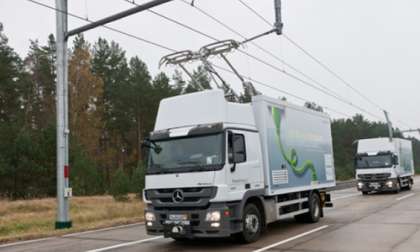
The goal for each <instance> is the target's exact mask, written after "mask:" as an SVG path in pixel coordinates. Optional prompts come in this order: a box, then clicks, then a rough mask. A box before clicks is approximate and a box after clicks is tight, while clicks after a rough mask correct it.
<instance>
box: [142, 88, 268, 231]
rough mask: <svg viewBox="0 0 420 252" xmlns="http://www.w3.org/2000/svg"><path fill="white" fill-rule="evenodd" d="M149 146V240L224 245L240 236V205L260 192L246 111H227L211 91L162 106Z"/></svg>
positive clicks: (256, 144) (254, 136)
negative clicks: (208, 240)
mask: <svg viewBox="0 0 420 252" xmlns="http://www.w3.org/2000/svg"><path fill="white" fill-rule="evenodd" d="M191 104H194V106H191ZM180 111H182V112H180ZM148 141H149V145H150V147H151V148H150V155H149V161H148V167H147V174H146V190H145V192H144V199H145V200H146V203H147V209H146V220H149V221H147V223H146V225H147V231H148V233H149V234H162V233H163V234H164V235H166V236H171V237H174V238H176V234H177V233H179V235H180V236H181V235H182V236H183V237H185V236H187V237H188V236H191V237H192V236H194V237H200V236H203V237H211V236H217V237H221V236H222V237H223V236H229V235H230V234H232V233H236V232H239V231H240V230H241V225H240V221H239V220H240V219H241V216H240V214H241V211H240V207H241V204H243V200H246V198H247V197H250V196H252V195H253V194H258V193H261V190H264V181H263V170H262V169H261V166H262V164H261V162H262V160H261V149H260V140H259V135H258V131H257V129H256V127H255V123H254V116H253V113H252V109H251V107H250V106H249V105H244V104H234V103H227V102H226V101H225V100H224V96H223V95H221V94H220V92H214V91H207V92H204V94H203V92H200V93H195V94H189V95H183V96H182V97H174V98H169V99H165V100H163V101H162V102H161V104H160V107H159V114H158V117H157V121H156V126H155V130H154V131H153V132H152V133H151V134H150V138H149V140H148ZM152 213H153V214H152ZM186 213H188V217H187V216H186V215H187V214H186ZM152 215H153V216H152ZM222 217H223V218H222ZM235 219H236V220H238V221H237V222H235V221H232V220H235ZM150 220H153V221H150ZM180 221H185V222H188V223H185V224H189V225H176V224H177V223H179V222H180ZM165 224H166V225H165ZM187 226H188V228H186V227H187ZM178 229H179V230H178Z"/></svg>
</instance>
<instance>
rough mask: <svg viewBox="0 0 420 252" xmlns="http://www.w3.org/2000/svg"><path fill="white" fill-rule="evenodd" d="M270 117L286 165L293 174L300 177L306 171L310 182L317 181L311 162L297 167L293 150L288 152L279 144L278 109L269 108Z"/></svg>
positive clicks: (279, 121)
mask: <svg viewBox="0 0 420 252" xmlns="http://www.w3.org/2000/svg"><path fill="white" fill-rule="evenodd" d="M271 115H272V118H273V120H274V124H275V126H276V140H277V144H278V146H279V148H280V151H281V154H282V156H283V158H284V159H285V160H286V161H287V163H288V164H289V165H290V167H291V168H292V170H293V172H294V173H295V174H296V175H298V176H302V175H303V174H305V172H306V171H307V170H310V171H311V178H312V181H318V175H317V173H316V169H315V166H314V163H313V162H312V161H311V160H306V161H305V162H304V163H303V165H302V166H300V167H298V163H299V159H298V154H297V152H296V150H295V149H293V148H292V149H291V150H289V151H288V152H287V151H286V150H285V149H284V147H283V144H282V143H281V134H280V132H281V131H280V126H281V120H282V118H281V115H280V109H278V108H275V107H271Z"/></svg>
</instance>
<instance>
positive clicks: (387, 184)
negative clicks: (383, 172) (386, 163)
mask: <svg viewBox="0 0 420 252" xmlns="http://www.w3.org/2000/svg"><path fill="white" fill-rule="evenodd" d="M386 186H388V187H389V188H392V187H393V186H394V182H392V181H391V180H390V181H387V182H386Z"/></svg>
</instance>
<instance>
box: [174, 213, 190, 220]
mask: <svg viewBox="0 0 420 252" xmlns="http://www.w3.org/2000/svg"><path fill="white" fill-rule="evenodd" d="M169 220H171V221H186V220H188V215H186V214H170V215H169Z"/></svg>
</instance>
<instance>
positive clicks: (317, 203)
mask: <svg viewBox="0 0 420 252" xmlns="http://www.w3.org/2000/svg"><path fill="white" fill-rule="evenodd" d="M321 211H322V209H321V200H320V199H319V196H318V194H317V193H311V195H310V197H309V212H308V214H307V217H306V219H307V221H308V222H311V223H315V222H318V221H319V218H320V217H321Z"/></svg>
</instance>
